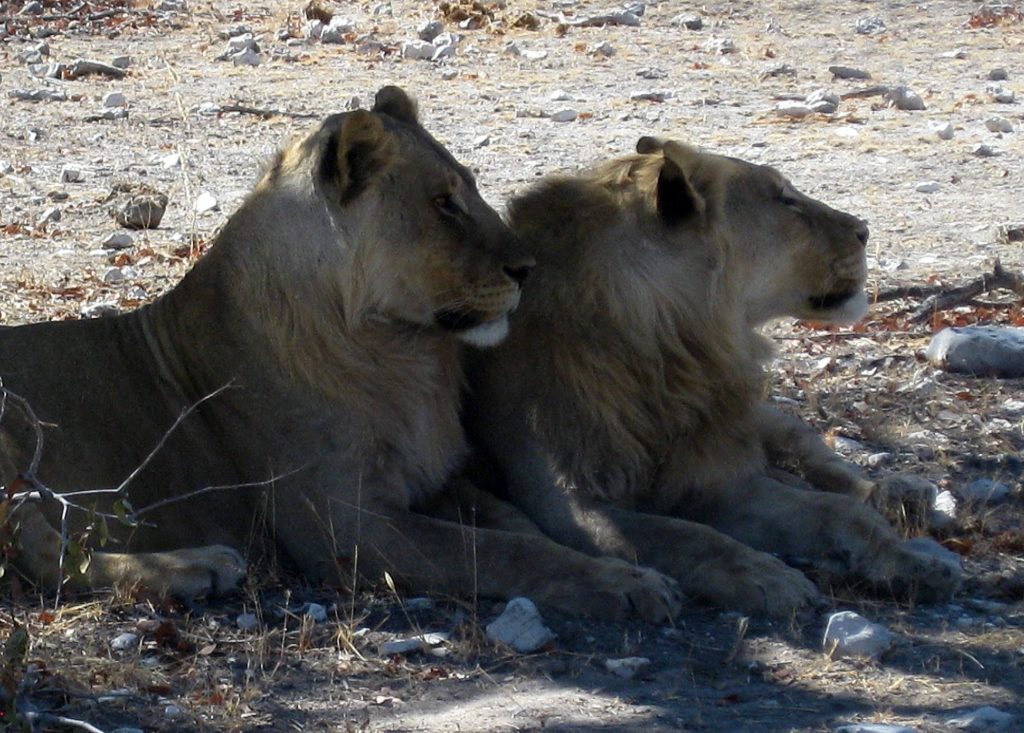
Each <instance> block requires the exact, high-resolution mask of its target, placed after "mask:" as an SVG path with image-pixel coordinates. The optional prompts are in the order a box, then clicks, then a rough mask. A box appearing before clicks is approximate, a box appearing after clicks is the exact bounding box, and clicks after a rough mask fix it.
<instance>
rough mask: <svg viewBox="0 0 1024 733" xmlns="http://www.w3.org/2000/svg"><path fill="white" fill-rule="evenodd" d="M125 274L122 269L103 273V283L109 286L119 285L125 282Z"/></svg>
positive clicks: (114, 268) (115, 268) (116, 268)
mask: <svg viewBox="0 0 1024 733" xmlns="http://www.w3.org/2000/svg"><path fill="white" fill-rule="evenodd" d="M125 277H126V276H125V272H124V270H122V269H121V268H120V267H111V268H110V269H108V270H107V271H106V272H105V273H103V282H105V283H106V284H107V285H117V284H118V283H123V282H124V281H125Z"/></svg>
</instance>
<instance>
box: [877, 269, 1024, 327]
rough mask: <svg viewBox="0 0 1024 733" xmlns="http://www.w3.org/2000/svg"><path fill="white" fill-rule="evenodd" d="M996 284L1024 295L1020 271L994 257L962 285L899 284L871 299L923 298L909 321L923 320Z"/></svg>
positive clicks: (963, 302)
mask: <svg viewBox="0 0 1024 733" xmlns="http://www.w3.org/2000/svg"><path fill="white" fill-rule="evenodd" d="M997 288H1003V289H1005V290H1010V291H1012V292H1013V293H1015V294H1016V295H1018V296H1020V297H1021V298H1024V275H1021V274H1018V273H1015V272H1009V271H1008V270H1005V269H1003V266H1002V265H1001V264H1000V263H999V260H996V261H995V262H994V263H993V265H992V272H988V273H985V274H984V275H982V276H981V277H979V278H975V279H974V280H971V281H970V282H967V283H965V284H963V285H960V286H957V287H954V288H950V287H949V286H946V285H938V284H936V285H902V286H899V287H895V288H889V289H888V290H882V291H880V292H878V293H876V294H875V297H874V302H876V303H885V302H887V301H891V300H899V299H901V298H913V299H916V300H923V302H922V303H921V305H919V306H918V307H917V308H915V309H914V310H913V313H911V316H910V320H911V322H913V323H926V322H927V321H928V320H929V319H930V318H931V317H932V315H933V314H934V313H936V312H938V311H943V310H949V309H950V308H955V307H956V306H958V305H964V304H966V303H970V302H971V300H973V299H974V297H975V296H978V295H981V294H982V293H987V292H989V291H991V290H995V289H997Z"/></svg>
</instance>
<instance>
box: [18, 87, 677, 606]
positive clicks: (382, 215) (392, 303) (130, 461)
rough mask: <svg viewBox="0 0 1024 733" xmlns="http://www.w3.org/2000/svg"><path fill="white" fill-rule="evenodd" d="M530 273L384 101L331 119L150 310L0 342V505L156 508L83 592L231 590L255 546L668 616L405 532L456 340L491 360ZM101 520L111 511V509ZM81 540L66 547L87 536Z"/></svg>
mask: <svg viewBox="0 0 1024 733" xmlns="http://www.w3.org/2000/svg"><path fill="white" fill-rule="evenodd" d="M530 266H531V260H530V259H529V258H528V257H527V256H525V255H524V253H523V252H522V251H521V249H520V247H519V245H518V244H517V241H516V239H515V237H513V235H512V234H511V232H510V231H509V229H508V228H507V226H506V225H505V224H504V223H503V222H502V221H501V219H500V218H499V217H498V215H497V214H496V213H495V212H494V211H493V210H492V209H491V208H490V207H488V206H487V204H485V203H484V201H483V199H482V198H481V197H480V195H479V194H478V193H477V190H476V185H475V182H474V180H473V177H472V176H471V174H470V173H469V171H467V170H466V169H465V168H464V167H462V166H461V165H459V164H458V163H457V162H456V161H455V160H454V159H453V158H452V156H451V155H450V154H449V153H448V152H447V151H446V150H445V149H444V148H443V147H441V145H439V144H438V143H437V142H436V141H435V140H434V139H433V138H432V137H431V136H430V135H429V134H428V133H427V132H426V131H425V130H424V129H423V128H422V127H421V126H420V124H419V123H418V121H417V119H416V111H415V107H414V104H413V102H412V101H411V100H410V99H409V97H408V96H406V94H405V93H404V92H403V91H401V90H400V89H397V88H395V87H386V88H384V89H382V90H381V91H380V92H379V93H378V94H377V97H376V104H375V106H374V107H373V110H372V111H365V110H359V111H354V112H349V113H345V114H339V115H333V116H331V117H328V118H327V119H326V121H324V122H323V123H322V124H321V125H320V126H319V127H318V128H317V129H316V130H314V131H313V132H312V133H311V134H310V135H308V136H307V137H306V138H305V139H303V140H301V141H300V142H298V143H296V144H294V145H292V146H291V147H289V148H287V149H286V150H284V151H283V152H282V153H280V154H279V155H278V156H277V158H276V160H275V161H274V163H273V165H272V166H271V167H270V168H269V170H268V171H267V172H266V174H265V175H264V176H263V178H262V180H261V181H260V182H259V184H258V185H257V186H256V188H255V190H254V191H253V192H252V194H251V195H250V196H249V197H248V198H247V199H246V201H245V203H243V204H242V206H241V208H240V209H239V210H238V211H237V212H236V213H235V214H234V216H232V217H231V218H230V220H229V221H228V222H227V224H226V225H225V226H224V228H223V230H222V231H221V232H220V234H219V235H218V237H217V239H216V242H215V243H214V244H213V246H212V247H211V249H210V251H209V253H208V254H207V255H206V256H205V257H203V258H202V259H201V260H200V261H199V262H198V263H197V264H196V266H195V267H194V268H193V269H192V271H191V272H189V273H188V275H186V277H185V278H184V280H182V281H181V283H179V284H178V286H177V287H175V288H174V289H173V290H172V291H170V292H169V293H168V294H166V295H165V296H163V297H162V298H160V299H159V300H157V301H156V302H154V303H152V304H151V305H148V306H146V307H143V308H141V309H139V310H137V311H135V312H132V313H127V314H124V315H120V316H116V317H112V318H105V319H100V320H90V321H76V322H61V323H43V324H34V325H27V326H20V327H16V328H5V329H2V330H0V378H2V380H3V387H4V388H5V389H6V390H7V392H6V393H5V394H7V396H8V397H11V399H8V400H6V410H5V411H4V412H3V413H0V414H2V418H3V421H2V424H0V485H3V486H12V481H13V480H14V477H15V475H16V474H17V473H18V472H21V473H22V474H23V476H22V478H21V480H20V481H19V482H18V484H17V486H20V487H23V488H27V489H35V490H37V491H38V490H39V489H40V487H49V488H52V489H53V490H55V491H57V492H82V491H85V490H95V489H99V488H103V487H117V486H118V485H119V484H120V483H121V482H122V481H124V480H125V479H126V478H128V477H129V476H131V480H130V481H129V482H128V484H127V493H128V495H129V496H130V500H131V503H132V505H133V506H134V507H135V508H136V510H138V513H139V514H141V513H142V512H141V508H142V507H147V506H148V507H154V506H155V507H157V508H156V509H154V510H153V511H151V512H148V513H146V514H145V516H144V517H142V519H144V520H145V521H144V522H143V523H142V524H140V526H138V527H136V528H134V529H131V530H129V529H125V528H124V527H121V526H119V525H116V524H112V525H111V526H112V527H113V528H115V529H117V530H118V532H117V534H116V535H115V537H114V539H115V540H116V541H118V542H120V543H121V546H120V547H118V548H117V549H119V550H121V549H123V550H126V551H128V552H124V553H120V552H118V553H111V552H100V551H97V552H94V553H93V554H92V558H91V563H90V564H89V566H88V569H87V570H86V572H85V575H84V577H83V578H82V579H81V580H82V582H83V583H84V584H85V585H88V586H106V585H111V584H115V583H119V582H126V581H127V582H134V583H141V584H142V585H143V586H146V587H147V588H148V589H150V590H153V591H156V592H163V593H174V594H181V595H189V596H191V595H197V594H203V593H210V592H220V591H223V590H225V589H227V588H230V587H232V586H233V585H234V584H235V583H237V582H238V580H239V579H240V578H241V577H242V574H243V573H244V569H245V565H244V563H243V561H242V558H241V556H240V555H239V553H238V552H236V551H235V550H234V549H230V548H247V547H249V545H250V543H251V541H252V537H253V533H254V528H257V527H258V525H259V526H260V527H262V529H258V531H257V532H256V541H257V543H259V544H262V545H265V546H269V549H270V551H271V552H272V553H273V554H274V555H275V556H276V557H277V558H278V559H279V560H280V561H281V562H282V563H285V564H286V565H290V566H292V567H294V568H296V569H298V570H299V571H300V572H301V573H302V574H304V575H305V576H306V577H307V578H308V579H310V580H312V581H317V580H329V581H332V582H337V581H339V580H340V581H342V582H346V583H351V582H352V581H353V580H354V578H355V576H356V575H359V576H365V577H368V578H371V579H380V578H381V577H383V575H384V573H389V574H390V576H391V577H392V578H393V579H394V581H395V582H397V583H400V584H401V585H403V586H404V587H406V588H410V589H414V590H417V591H420V592H424V591H430V592H434V593H439V594H454V595H458V596H467V595H470V594H471V593H473V592H478V593H480V594H482V595H485V596H493V597H499V598H500V597H509V596H514V595H518V594H526V595H529V596H530V597H532V598H533V599H534V600H535V601H537V602H539V603H543V604H547V605H550V606H553V607H555V608H559V609H562V610H565V611H567V612H571V613H576V614H590V615H595V616H606V617H622V616H624V615H626V614H627V613H630V612H634V611H635V612H637V613H639V615H640V616H641V617H643V618H645V619H648V620H651V621H657V620H661V619H663V618H665V617H666V616H667V615H669V614H670V613H672V612H673V611H674V610H675V608H676V606H677V603H678V598H677V593H678V591H677V589H676V587H675V584H674V582H673V581H671V580H669V579H668V578H666V577H664V576H662V575H660V574H658V573H655V572H653V571H647V570H643V569H638V568H635V567H632V566H631V565H629V564H627V563H625V562H621V561H619V560H614V559H611V558H592V557H589V556H587V555H584V554H582V553H579V552H576V551H573V550H570V549H568V548H566V547H564V546H562V545H559V544H556V543H554V542H552V541H550V540H547V539H544V538H541V537H538V536H529V535H521V534H513V533H507V532H500V531H473V530H472V529H471V528H469V527H466V526H460V525H459V524H456V523H451V522H444V521H440V520H438V519H434V518H430V517H428V516H425V515H423V514H420V513H417V512H416V511H415V509H416V507H417V506H419V505H421V504H424V503H426V502H427V501H428V500H429V499H431V498H433V497H434V496H435V495H436V494H438V492H439V491H440V490H441V488H442V486H443V484H444V482H445V480H446V478H447V477H448V475H449V473H450V472H451V471H452V469H453V468H454V467H455V466H457V465H458V463H459V461H460V458H461V456H462V454H463V452H464V437H463V433H462V430H461V427H460V424H459V391H460V387H461V385H462V381H463V377H462V373H461V370H460V367H459V353H458V352H459V344H460V342H468V343H472V344H476V345H485V346H486V345H491V344H494V343H496V342H497V341H500V340H501V338H502V337H503V336H504V335H505V332H506V330H507V323H508V321H507V318H508V314H509V313H510V312H511V311H512V310H513V309H514V308H515V307H516V305H517V304H518V302H519V294H520V284H521V282H522V280H523V279H524V277H525V276H526V274H527V272H528V270H529V269H530ZM221 390H222V391H221ZM13 395H17V396H18V397H19V398H23V399H24V403H21V402H18V401H16V400H15V399H14V397H13ZM211 395H212V396H211ZM19 404H20V405H23V407H22V409H20V410H18V409H15V408H16V406H17V405H19ZM25 406H27V407H25ZM189 407H194V410H193V412H192V413H190V414H189V415H188V416H187V417H186V418H185V419H183V420H181V422H180V425H178V426H177V427H176V428H175V429H174V430H170V428H171V426H172V424H174V423H175V421H176V419H178V416H179V415H181V414H182V412H183V410H186V408H189ZM28 409H32V410H34V411H35V413H36V415H38V423H36V422H35V421H33V420H31V419H30V418H29V417H28ZM37 425H42V427H43V432H44V438H45V440H44V443H43V452H42V455H41V464H39V466H38V470H35V469H34V467H33V453H34V451H35V449H36V446H37V441H36V438H35V433H34V429H35V427H36V426H37ZM161 441H164V442H163V443H161ZM157 446H159V448H158V449H157V450H155V451H154V448H157ZM151 452H153V454H152V456H151V457H150V458H147V456H149V454H150V453H151ZM139 467H142V470H141V471H139V472H138V474H137V475H134V476H132V473H133V471H136V470H137V469H138V468H139ZM225 487H228V488H225ZM230 487H234V488H230ZM43 493H45V491H44V492H43ZM68 496H71V494H68ZM81 496H82V495H81V494H79V495H77V496H75V501H76V502H78V503H80V504H85V503H86V500H85V499H84V498H79V497H81ZM176 497H177V498H180V499H181V500H179V501H173V499H174V498H176ZM95 498H96V497H95V495H93V496H92V499H95ZM99 498H100V499H102V501H99V502H98V503H97V505H96V507H95V508H96V510H97V511H99V512H106V513H111V512H112V511H114V507H113V505H114V503H115V501H116V500H120V499H122V498H123V497H122V495H121V494H120V493H117V492H113V491H112V492H111V493H109V494H106V495H103V496H101V497H99ZM50 504H51V506H48V507H47V508H46V512H47V515H48V516H47V517H46V518H45V519H44V517H43V515H42V514H41V513H40V512H38V511H36V510H35V509H34V506H33V505H31V504H22V505H21V507H20V509H19V510H18V511H17V512H16V513H15V519H16V520H17V521H18V522H19V523H20V525H21V536H20V541H21V545H22V552H21V554H20V558H19V560H20V564H21V567H22V568H23V569H24V571H25V572H27V573H28V574H29V575H30V576H31V577H33V578H36V579H39V580H41V581H43V582H45V583H47V584H50V585H51V587H52V584H54V583H57V582H59V581H60V578H59V577H58V572H57V571H58V565H59V556H60V541H61V539H60V536H59V535H58V534H57V532H56V531H55V530H54V529H53V525H54V523H55V522H56V521H58V517H59V512H58V511H56V509H55V508H54V507H53V506H52V504H53V502H52V501H51V502H50ZM70 518H71V519H73V520H75V523H74V524H73V525H72V527H71V529H72V530H74V531H77V530H78V529H80V528H81V526H82V524H83V523H84V522H85V521H86V520H87V519H88V515H87V514H86V513H84V512H79V511H72V512H71V514H70ZM261 518H262V522H263V524H262V525H261ZM264 525H265V526H264ZM199 544H202V545H206V546H203V547H190V546H194V545H199ZM187 547H188V548H189V549H183V548H187Z"/></svg>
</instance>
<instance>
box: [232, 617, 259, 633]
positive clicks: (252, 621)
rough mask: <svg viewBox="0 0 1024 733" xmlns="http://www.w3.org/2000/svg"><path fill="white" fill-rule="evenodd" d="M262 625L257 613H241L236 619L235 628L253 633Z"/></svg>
mask: <svg viewBox="0 0 1024 733" xmlns="http://www.w3.org/2000/svg"><path fill="white" fill-rule="evenodd" d="M259 625H260V620H259V619H258V618H256V614H255V613H240V614H238V616H236V617H235V626H237V627H238V628H240V629H241V630H242V631H252V630H253V629H255V628H256V627H257V626H259Z"/></svg>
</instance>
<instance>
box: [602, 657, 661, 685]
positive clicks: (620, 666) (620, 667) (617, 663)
mask: <svg viewBox="0 0 1024 733" xmlns="http://www.w3.org/2000/svg"><path fill="white" fill-rule="evenodd" d="M604 668H605V669H607V670H608V671H609V672H611V673H612V674H614V675H616V676H617V677H622V678H623V679H626V680H631V679H634V678H636V677H641V676H643V675H644V674H646V673H647V671H648V670H650V668H651V660H650V659H648V658H647V657H624V658H622V659H606V660H604Z"/></svg>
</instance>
